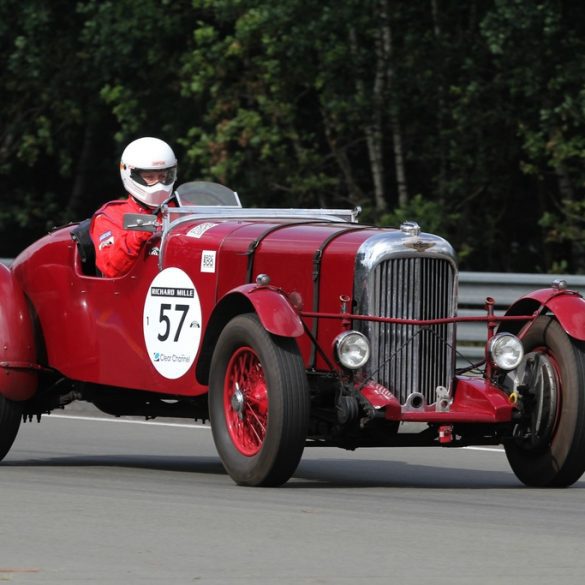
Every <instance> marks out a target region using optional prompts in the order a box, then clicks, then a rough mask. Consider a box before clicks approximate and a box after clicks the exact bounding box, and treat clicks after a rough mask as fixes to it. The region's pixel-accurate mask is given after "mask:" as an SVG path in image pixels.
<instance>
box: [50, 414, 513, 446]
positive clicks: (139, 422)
mask: <svg viewBox="0 0 585 585" xmlns="http://www.w3.org/2000/svg"><path fill="white" fill-rule="evenodd" d="M45 417H46V418H63V419H71V420H90V421H96V422H118V423H128V424H134V425H151V426H158V427H177V428H182V429H203V430H211V427H210V426H209V425H202V424H184V423H166V422H154V421H150V420H131V419H126V418H105V417H101V416H78V415H73V414H47V415H45ZM463 449H469V450H471V451H488V452H490V453H505V451H504V449H502V448H498V447H463Z"/></svg>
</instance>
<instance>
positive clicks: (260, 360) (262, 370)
mask: <svg viewBox="0 0 585 585" xmlns="http://www.w3.org/2000/svg"><path fill="white" fill-rule="evenodd" d="M309 407H310V404H309V389H308V382H307V376H306V374H305V366H304V363H303V360H302V358H301V355H300V352H299V349H298V346H297V344H296V341H295V340H294V339H292V338H287V337H280V336H278V335H273V334H271V333H269V332H268V331H266V329H264V327H263V326H262V324H261V322H260V320H259V318H258V317H257V315H256V314H253V313H245V314H243V315H238V316H237V317H234V318H233V319H232V320H231V321H230V322H229V323H228V324H227V325H226V326H225V328H224V329H223V331H222V332H221V335H220V336H219V339H218V341H217V344H216V346H215V350H214V352H213V357H212V360H211V370H210V374H209V418H210V420H211V430H212V432H213V440H214V442H215V446H216V448H217V451H218V453H219V456H220V458H221V461H222V463H223V466H224V467H225V469H226V471H227V472H228V473H229V475H230V476H231V477H232V479H233V480H234V481H235V482H236V483H237V484H240V485H250V486H277V485H281V484H283V483H285V482H286V481H288V479H289V478H290V477H291V475H292V474H293V473H294V471H295V469H296V468H297V465H298V464H299V461H300V459H301V456H302V454H303V449H304V446H305V440H306V437H307V428H308V421H309Z"/></svg>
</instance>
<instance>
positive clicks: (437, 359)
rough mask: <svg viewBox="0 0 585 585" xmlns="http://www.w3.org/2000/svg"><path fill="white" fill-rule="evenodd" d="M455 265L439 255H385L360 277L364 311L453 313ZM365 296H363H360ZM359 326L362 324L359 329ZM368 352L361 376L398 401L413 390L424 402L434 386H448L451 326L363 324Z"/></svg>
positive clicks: (417, 315)
mask: <svg viewBox="0 0 585 585" xmlns="http://www.w3.org/2000/svg"><path fill="white" fill-rule="evenodd" d="M454 287H455V268H454V266H453V264H452V263H451V262H450V261H449V260H446V259H444V258H437V257H419V256H408V257H398V258H390V259H388V260H384V261H382V262H380V263H379V264H377V265H376V266H374V267H373V268H372V270H371V271H370V273H369V274H368V275H367V277H366V292H365V296H367V301H366V303H367V306H368V308H369V314H371V315H376V316H383V317H396V318H407V319H437V318H443V317H450V316H453V315H454V314H455V300H454V299H455V290H454ZM364 300H365V299H364ZM363 328H364V326H362V329H363ZM367 329H368V331H367V335H368V337H369V338H370V341H371V343H372V356H371V359H370V362H369V364H368V365H367V366H366V367H367V372H366V375H368V376H371V378H372V379H374V380H375V381H377V382H379V383H380V384H382V385H383V386H386V387H387V388H389V389H390V390H391V391H392V392H393V393H394V394H395V396H396V397H397V398H399V399H400V402H401V404H404V403H405V402H406V399H407V397H408V396H409V395H410V394H412V393H413V392H417V393H421V394H423V395H424V397H425V401H426V403H427V404H433V403H435V402H436V388H437V387H438V386H443V387H446V388H449V386H450V382H451V379H452V376H453V373H454V354H453V349H452V347H453V346H454V336H455V331H454V325H453V324H441V325H430V326H420V325H398V324H386V323H371V322H370V323H368V324H367Z"/></svg>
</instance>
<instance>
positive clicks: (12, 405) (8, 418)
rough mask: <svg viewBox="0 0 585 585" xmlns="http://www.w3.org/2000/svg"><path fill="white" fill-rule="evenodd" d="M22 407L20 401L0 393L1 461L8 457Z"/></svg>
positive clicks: (16, 431) (18, 424)
mask: <svg viewBox="0 0 585 585" xmlns="http://www.w3.org/2000/svg"><path fill="white" fill-rule="evenodd" d="M21 414H22V408H21V406H20V404H19V403H18V402H14V401H12V400H9V399H8V398H5V397H4V396H2V395H0V461H1V460H2V459H4V457H6V455H7V454H8V451H10V447H12V443H14V439H15V438H16V434H17V433H18V429H19V427H20V418H21Z"/></svg>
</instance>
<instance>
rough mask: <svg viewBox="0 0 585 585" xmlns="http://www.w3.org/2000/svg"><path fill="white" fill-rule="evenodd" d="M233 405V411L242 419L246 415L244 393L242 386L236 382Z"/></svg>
mask: <svg viewBox="0 0 585 585" xmlns="http://www.w3.org/2000/svg"><path fill="white" fill-rule="evenodd" d="M231 405H232V409H233V411H234V412H235V413H236V414H237V415H238V417H239V418H240V419H241V418H243V416H244V393H243V392H242V391H241V390H240V386H239V385H238V383H237V382H236V386H235V389H234V393H233V394H232V399H231Z"/></svg>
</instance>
